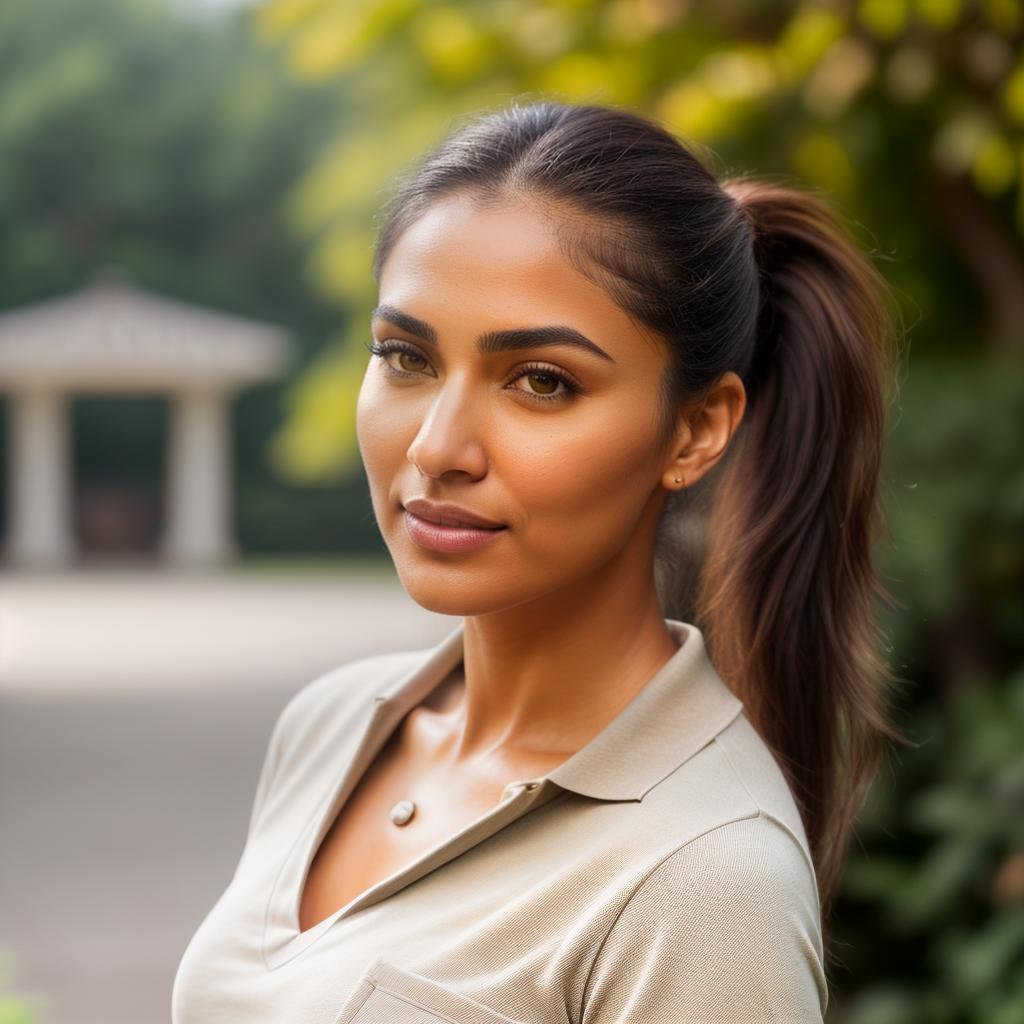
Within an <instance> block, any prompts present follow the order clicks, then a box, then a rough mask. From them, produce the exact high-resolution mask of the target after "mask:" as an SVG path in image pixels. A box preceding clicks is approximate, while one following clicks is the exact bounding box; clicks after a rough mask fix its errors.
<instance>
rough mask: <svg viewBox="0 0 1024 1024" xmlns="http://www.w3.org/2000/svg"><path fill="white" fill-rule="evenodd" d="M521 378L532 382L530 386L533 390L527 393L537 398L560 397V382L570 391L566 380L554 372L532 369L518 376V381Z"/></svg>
mask: <svg viewBox="0 0 1024 1024" xmlns="http://www.w3.org/2000/svg"><path fill="white" fill-rule="evenodd" d="M521 380H526V381H529V382H530V387H531V388H532V389H533V391H531V392H527V394H532V395H533V396H534V397H535V398H558V397H560V395H559V392H558V386H559V385H560V384H561V385H562V386H563V387H565V388H566V392H568V386H567V385H566V382H565V381H564V380H563V379H562V378H561V377H557V376H556V375H555V374H553V373H541V371H539V370H530V371H528V372H527V373H522V374H520V375H519V376H518V377H516V381H517V382H518V381H521ZM520 390H522V389H520Z"/></svg>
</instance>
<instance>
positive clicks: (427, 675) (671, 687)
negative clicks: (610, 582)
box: [375, 619, 743, 800]
mask: <svg viewBox="0 0 1024 1024" xmlns="http://www.w3.org/2000/svg"><path fill="white" fill-rule="evenodd" d="M665 625H666V627H667V628H668V630H669V631H670V633H671V634H672V636H673V638H674V639H675V641H676V643H677V645H679V646H678V650H677V651H676V653H675V654H674V655H672V657H671V658H669V660H668V661H666V662H665V664H664V665H662V666H661V668H660V669H658V671H657V672H655V674H654V675H653V676H651V678H650V679H649V680H648V681H647V683H646V684H645V685H644V687H643V689H641V690H640V691H639V693H637V694H636V696H634V697H633V699H632V700H631V701H630V702H629V704H627V705H626V707H625V708H623V709H622V710H621V711H620V712H619V713H618V714H617V715H616V716H615V717H614V718H613V719H612V720H611V721H610V722H609V723H608V724H607V725H606V726H605V727H604V729H602V730H601V732H599V733H598V734H597V735H596V736H595V737H594V738H593V739H591V740H590V741H589V742H588V743H586V744H585V745H584V746H582V747H581V748H580V749H579V750H577V751H576V753H575V754H572V755H571V756H570V757H569V758H568V759H567V760H565V761H563V762H562V763H561V764H559V765H557V766H556V767H555V768H553V769H552V770H551V771H549V772H548V773H547V774H546V775H545V776H543V778H544V779H548V780H550V781H551V782H554V783H555V784H556V785H558V786H560V787H561V788H562V789H570V790H572V791H573V792H575V793H579V794H581V795H583V796H588V797H594V798H596V799H598V800H639V799H641V798H642V797H643V795H644V794H645V793H646V792H647V791H648V790H649V789H651V787H652V786H655V785H657V784H658V783H659V782H660V781H661V780H662V779H664V778H665V776H667V775H669V774H670V773H671V772H673V771H675V769H676V768H678V767H679V766H680V765H681V764H682V763H683V762H684V761H686V760H688V759H689V758H690V757H692V756H693V755H694V754H695V753H697V751H698V750H700V749H701V748H702V747H704V746H705V745H706V744H708V743H710V742H711V740H713V739H714V738H715V736H717V735H718V733H720V732H721V731H722V730H723V729H724V728H725V727H726V726H727V725H728V724H729V723H730V722H731V721H732V720H733V719H734V718H735V717H736V716H737V715H738V714H739V713H740V712H741V711H742V709H743V704H742V702H741V701H740V700H739V698H738V697H736V695H735V694H734V693H733V692H732V691H731V690H730V689H729V688H728V687H727V686H726V684H725V683H724V682H723V681H722V679H721V677H720V676H719V675H718V673H717V671H716V670H715V668H714V666H713V665H712V664H711V661H710V659H709V657H708V654H707V649H706V645H705V641H704V635H703V633H702V632H701V630H700V629H699V628H698V627H697V626H695V625H693V624H692V623H689V622H682V621H680V620H678V619H665ZM462 638H463V623H462V622H460V623H459V625H458V626H456V627H455V628H454V629H453V630H452V631H451V632H449V633H448V634H447V635H446V636H445V637H444V638H443V639H442V640H441V641H440V642H439V643H437V644H436V645H435V646H434V647H432V648H430V649H429V651H428V652H427V656H426V659H425V660H423V661H421V662H420V663H419V664H418V665H416V667H415V668H413V669H412V671H411V672H409V673H406V674H405V675H403V676H402V677H401V678H400V679H399V680H397V681H396V682H394V683H393V684H392V685H391V686H389V687H387V688H386V689H384V690H383V691H381V692H379V693H378V694H377V695H376V697H375V701H376V702H378V703H379V702H382V701H384V702H388V703H391V704H394V705H395V706H396V708H401V709H402V713H403V714H404V713H405V711H406V710H411V709H412V708H413V707H415V706H416V705H418V704H419V703H420V702H421V701H422V700H423V699H424V698H425V697H426V696H427V695H428V694H429V693H430V692H431V691H432V690H433V689H434V687H435V686H437V685H438V684H439V683H440V682H441V681H442V680H443V679H444V678H445V677H446V676H447V675H448V673H449V672H451V670H452V669H453V668H455V666H456V665H458V664H459V662H460V661H461V660H462Z"/></svg>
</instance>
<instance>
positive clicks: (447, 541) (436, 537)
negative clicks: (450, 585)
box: [403, 509, 508, 551]
mask: <svg viewBox="0 0 1024 1024" xmlns="http://www.w3.org/2000/svg"><path fill="white" fill-rule="evenodd" d="M403 516H404V519H405V528H406V530H407V531H408V533H409V536H410V537H411V538H412V539H413V540H414V541H415V542H416V543H417V544H419V545H420V546H421V547H425V548H429V549H430V550H431V551H472V550H473V549H474V548H479V547H482V546H483V545H484V544H487V543H488V542H490V541H492V540H494V538H495V537H496V536H497V535H498V534H500V533H504V532H505V530H507V529H508V527H506V526H498V527H493V528H486V527H481V526H442V525H441V524H440V523H431V522H428V521H427V520H426V519H421V518H420V517H419V516H418V515H416V514H415V513H414V512H410V511H409V510H408V509H404V510H403Z"/></svg>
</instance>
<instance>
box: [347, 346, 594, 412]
mask: <svg viewBox="0 0 1024 1024" xmlns="http://www.w3.org/2000/svg"><path fill="white" fill-rule="evenodd" d="M365 347H366V348H367V349H368V350H369V351H370V352H371V353H372V354H373V355H375V356H379V357H380V358H381V359H383V361H384V368H385V372H386V373H388V374H390V375H392V376H394V377H417V376H419V374H417V373H415V372H413V371H411V370H396V369H395V368H394V367H393V366H392V365H391V364H390V363H389V362H388V361H387V359H384V357H385V356H387V355H389V354H390V353H392V352H408V353H409V354H410V355H413V356H415V357H416V358H418V359H423V358H424V357H423V354H422V353H421V352H419V351H417V350H416V349H415V348H413V347H412V346H411V345H406V344H405V343H404V342H401V341H395V340H393V339H392V340H389V341H377V340H376V339H374V340H373V341H372V342H371V343H370V344H368V345H366V346H365ZM531 373H536V374H540V375H542V376H544V377H552V378H554V379H555V380H557V381H561V383H562V384H563V385H564V387H565V391H563V392H559V393H557V394H554V395H537V394H533V393H531V392H529V391H522V390H521V389H517V390H520V391H521V393H522V394H524V395H526V397H527V398H532V399H535V400H536V401H538V402H564V401H568V400H569V399H571V398H575V397H576V396H577V395H579V394H581V393H582V391H583V389H582V388H581V387H580V386H579V384H577V383H576V381H575V380H574V379H573V378H572V377H570V376H569V375H568V374H567V373H565V372H564V371H563V370H558V369H556V368H555V367H553V366H548V365H546V364H544V363H530V364H528V365H527V366H524V367H522V368H521V369H520V371H519V373H518V374H516V376H515V377H513V378H512V380H519V378H520V377H525V376H528V375H529V374H531ZM510 383H511V381H510Z"/></svg>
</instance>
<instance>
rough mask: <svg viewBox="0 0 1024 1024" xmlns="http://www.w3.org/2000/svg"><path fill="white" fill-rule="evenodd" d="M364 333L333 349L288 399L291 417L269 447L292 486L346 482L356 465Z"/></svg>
mask: <svg viewBox="0 0 1024 1024" xmlns="http://www.w3.org/2000/svg"><path fill="white" fill-rule="evenodd" d="M364 334H365V332H364V331H362V330H361V329H360V330H353V331H351V332H350V336H349V337H346V338H345V340H344V342H342V343H341V344H338V345H336V346H332V347H331V348H330V350H329V351H327V352H325V354H324V355H323V356H322V357H321V358H320V360H319V361H318V362H317V364H316V365H315V367H314V368H313V370H312V371H311V372H310V373H307V374H306V375H305V376H304V377H303V378H302V379H301V380H300V381H299V382H298V384H297V385H296V386H295V388H294V389H293V390H292V391H291V393H290V394H289V395H288V396H287V402H288V406H289V411H290V415H289V416H288V418H287V420H286V421H285V423H284V425H283V426H282V428H281V430H280V431H279V432H278V433H277V434H276V435H275V436H274V437H273V438H272V439H271V442H270V444H269V448H268V451H269V454H270V459H271V462H272V464H273V467H274V469H275V470H276V471H277V472H278V473H279V474H280V475H281V477H282V478H283V479H285V480H287V481H290V482H292V483H313V482H319V481H323V480H332V479H335V480H336V479H343V478H344V477H345V476H346V475H348V474H349V473H350V472H351V471H352V470H353V469H354V468H355V467H356V466H357V465H358V446H357V444H356V432H355V409H356V400H357V398H358V395H359V389H360V387H361V385H362V380H363V376H364V374H365V371H366V362H367V354H366V350H365V349H364V348H363V347H362V346H361V345H360V344H359V341H358V339H359V338H361V337H363V336H364Z"/></svg>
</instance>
